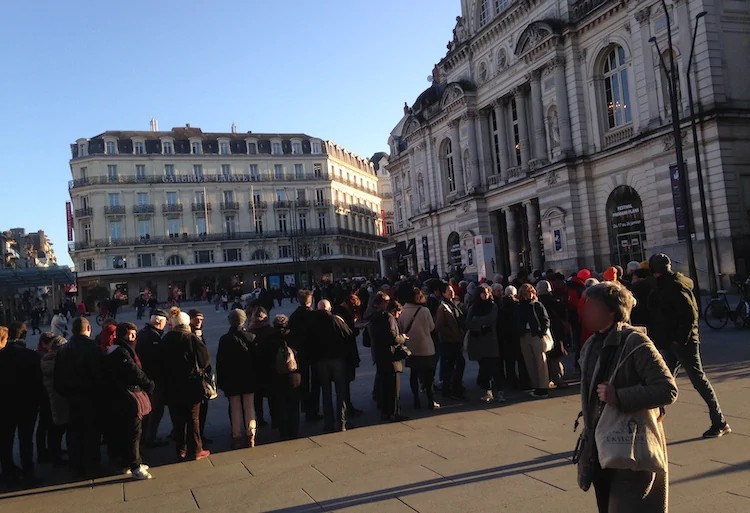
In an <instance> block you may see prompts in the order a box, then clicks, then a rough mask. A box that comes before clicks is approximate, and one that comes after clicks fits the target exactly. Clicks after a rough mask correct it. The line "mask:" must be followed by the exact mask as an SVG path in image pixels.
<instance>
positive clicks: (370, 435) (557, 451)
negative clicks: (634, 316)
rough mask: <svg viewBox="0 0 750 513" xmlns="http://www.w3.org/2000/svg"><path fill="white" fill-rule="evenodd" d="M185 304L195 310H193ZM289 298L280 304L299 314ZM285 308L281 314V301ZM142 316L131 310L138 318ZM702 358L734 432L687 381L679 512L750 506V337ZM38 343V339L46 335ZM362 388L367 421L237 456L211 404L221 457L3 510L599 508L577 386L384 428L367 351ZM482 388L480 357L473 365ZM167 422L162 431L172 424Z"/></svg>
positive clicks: (677, 442) (163, 456)
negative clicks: (710, 435)
mask: <svg viewBox="0 0 750 513" xmlns="http://www.w3.org/2000/svg"><path fill="white" fill-rule="evenodd" d="M184 308H185V309H187V308H189V305H185V306H184ZM293 308H294V305H289V304H288V303H286V302H285V304H284V306H283V307H282V308H281V309H280V310H281V311H284V312H290V311H291V310H292V309H293ZM203 311H204V313H205V315H206V320H207V324H206V335H207V340H208V342H209V345H210V346H211V351H212V354H215V350H216V344H217V342H218V337H219V336H220V334H221V333H222V332H223V331H224V330H225V328H226V322H225V313H224V312H215V311H214V309H213V306H210V307H209V306H205V305H204V308H203ZM273 313H276V311H275V310H274V312H272V314H273ZM133 317H134V316H133V314H132V313H128V312H126V313H124V314H123V316H122V319H123V320H130V319H132V318H133ZM702 334H703V337H704V340H703V353H704V362H705V363H706V368H707V371H708V373H709V376H710V377H711V379H712V381H713V383H714V386H715V388H716V390H717V394H718V396H719V399H720V401H721V405H722V408H723V409H724V411H725V414H726V415H727V417H728V419H729V422H730V424H731V426H732V429H733V433H732V434H731V435H728V436H725V437H723V438H720V439H718V440H703V439H701V438H700V435H701V433H702V432H703V431H704V430H705V429H706V428H707V427H708V424H709V420H708V413H707V409H706V406H705V404H704V403H703V401H702V400H701V398H700V397H699V396H698V394H697V393H696V392H695V391H694V390H693V389H692V387H691V386H690V383H689V382H688V381H687V380H686V379H685V378H684V377H683V376H681V377H680V378H679V379H678V384H679V387H680V396H679V399H678V401H677V403H676V404H675V405H674V406H673V407H671V408H669V410H668V415H667V417H666V420H665V426H666V430H667V436H668V438H669V458H670V482H671V488H670V509H671V511H673V512H675V511H676V512H686V513H688V512H706V511H711V510H716V511H721V512H722V513H730V512H738V513H739V512H742V513H747V512H749V511H750V479H749V478H750V443H748V442H750V408H748V394H750V368H749V367H748V363H749V362H750V332H748V331H744V332H741V331H737V330H735V329H734V328H731V327H727V328H725V329H724V330H723V331H720V332H714V331H711V330H708V329H704V330H703V332H702ZM34 342H35V340H32V341H31V342H30V343H34ZM361 356H362V360H363V361H362V367H361V368H360V369H359V372H358V378H357V381H356V383H355V386H354V391H353V397H354V402H355V404H356V405H357V406H358V407H360V408H363V409H365V410H366V414H365V415H364V416H363V417H361V418H360V419H357V420H358V423H357V425H358V426H361V427H359V428H357V429H353V430H350V431H347V432H345V433H337V434H321V429H322V424H312V425H310V424H305V425H304V426H303V436H304V437H303V438H300V439H298V440H294V441H291V442H276V436H275V434H274V433H273V432H272V431H271V429H270V428H265V429H263V430H261V431H260V434H259V443H260V445H259V446H258V447H256V448H254V449H244V450H238V451H229V450H228V449H229V436H228V418H227V415H226V413H224V412H226V411H227V410H226V406H227V405H226V400H225V399H224V398H222V397H220V398H218V399H216V400H215V401H212V403H211V408H210V412H209V423H208V427H207V435H208V436H209V437H211V438H214V443H213V445H212V446H211V449H212V451H214V453H213V454H212V455H211V457H210V458H208V459H206V460H202V461H194V462H187V463H179V464H172V463H171V462H170V457H171V454H172V450H171V449H170V448H165V449H160V450H158V451H153V452H152V453H148V454H147V455H146V461H147V462H148V463H149V464H151V466H152V470H151V472H152V474H153V475H154V476H155V479H153V480H151V481H133V480H132V479H130V478H125V477H124V476H122V475H114V476H109V477H104V478H101V479H94V480H88V481H83V482H70V481H67V480H66V479H67V477H66V476H65V474H64V472H60V471H58V472H53V471H52V469H50V468H48V467H47V466H40V467H39V473H40V475H41V476H42V477H43V478H45V484H46V485H47V486H46V487H40V488H36V489H33V490H24V491H20V492H11V493H5V494H0V513H32V512H33V513H46V512H50V513H52V512H54V513H65V512H68V511H70V512H75V513H86V512H89V511H91V512H119V511H130V512H132V511H147V512H150V513H152V512H161V511H164V512H170V513H181V512H188V511H197V510H200V511H204V512H217V513H218V512H235V511H236V512H252V511H264V512H277V513H281V512H305V513H306V512H310V513H312V512H321V511H348V512H365V511H373V512H379V513H390V512H394V513H395V512H414V511H418V512H430V513H432V512H435V513H437V512H461V513H463V512H485V511H486V512H496V511H511V512H548V511H554V512H568V511H570V512H579V511H594V510H595V504H594V495H593V490H592V491H590V492H589V493H584V492H582V491H580V490H579V489H578V487H577V485H576V473H575V468H574V467H573V466H572V465H571V464H570V455H571V451H572V448H573V446H574V444H575V440H576V436H577V435H575V434H574V433H573V432H572V424H573V420H574V419H575V416H576V414H577V412H578V410H579V409H580V408H579V401H578V395H577V389H578V387H577V386H572V387H569V388H568V389H561V390H557V391H553V394H552V397H551V398H550V399H547V400H531V399H528V398H527V397H525V396H521V395H513V396H509V399H510V401H509V402H508V403H505V404H502V405H501V404H498V403H494V404H491V405H484V404H482V403H480V402H479V401H478V397H479V396H480V393H479V390H477V389H476V387H473V388H472V389H471V390H470V397H471V399H472V401H471V402H470V403H468V404H458V403H455V402H451V403H446V404H444V405H443V408H442V409H440V410H438V411H436V412H429V413H428V412H415V411H412V410H411V409H410V408H409V405H410V404H411V394H410V392H409V391H408V384H407V382H408V378H407V377H406V376H403V377H402V378H403V380H402V383H403V384H404V385H406V386H405V390H404V391H403V393H402V405H403V406H404V408H403V409H404V413H405V414H407V415H410V416H411V417H412V419H411V420H409V421H406V422H401V423H395V424H379V423H377V418H378V415H377V412H375V411H374V406H373V404H372V402H371V398H370V391H371V384H372V377H373V374H374V372H373V370H372V368H371V360H370V358H369V353H368V352H367V350H366V349H365V350H361ZM466 376H467V378H466V380H465V381H466V383H467V384H472V385H473V381H474V378H475V376H476V366H475V365H473V364H472V365H469V366H467V372H466ZM168 430H169V426H168V422H167V421H164V422H163V424H162V432H163V434H166V432H168Z"/></svg>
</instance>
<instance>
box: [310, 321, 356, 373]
mask: <svg viewBox="0 0 750 513" xmlns="http://www.w3.org/2000/svg"><path fill="white" fill-rule="evenodd" d="M310 326H311V336H312V341H311V344H310V352H309V355H310V358H311V360H312V361H319V360H328V359H332V360H338V359H342V360H345V359H346V358H347V357H348V356H349V355H350V354H351V351H350V349H349V342H348V340H349V337H350V336H351V330H350V329H349V326H347V325H346V323H345V322H343V321H338V320H337V319H336V316H334V315H331V314H329V313H327V312H324V311H321V310H317V311H315V312H313V315H312V319H311V323H310Z"/></svg>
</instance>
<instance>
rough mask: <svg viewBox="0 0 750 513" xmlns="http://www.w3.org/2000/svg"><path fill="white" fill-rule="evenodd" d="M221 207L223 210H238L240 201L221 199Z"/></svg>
mask: <svg viewBox="0 0 750 513" xmlns="http://www.w3.org/2000/svg"><path fill="white" fill-rule="evenodd" d="M221 209H222V210H225V211H226V210H239V209H240V203H239V201H222V203H221Z"/></svg>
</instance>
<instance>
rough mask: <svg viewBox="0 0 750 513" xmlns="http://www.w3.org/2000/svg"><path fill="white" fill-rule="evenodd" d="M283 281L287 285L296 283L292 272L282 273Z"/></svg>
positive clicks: (291, 285) (290, 285)
mask: <svg viewBox="0 0 750 513" xmlns="http://www.w3.org/2000/svg"><path fill="white" fill-rule="evenodd" d="M284 283H286V286H287V287H293V286H294V285H295V284H296V282H295V279H294V275H293V274H285V275H284Z"/></svg>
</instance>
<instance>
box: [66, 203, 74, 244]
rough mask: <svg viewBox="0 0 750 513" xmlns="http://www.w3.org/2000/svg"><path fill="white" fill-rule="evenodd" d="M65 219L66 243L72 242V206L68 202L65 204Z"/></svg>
mask: <svg viewBox="0 0 750 513" xmlns="http://www.w3.org/2000/svg"><path fill="white" fill-rule="evenodd" d="M65 217H66V218H67V221H68V242H71V241H72V240H73V206H72V205H71V204H70V201H66V202H65Z"/></svg>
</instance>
